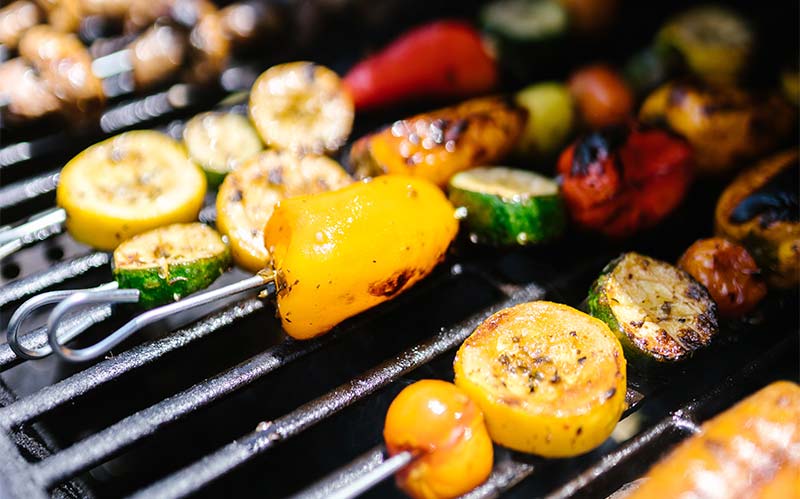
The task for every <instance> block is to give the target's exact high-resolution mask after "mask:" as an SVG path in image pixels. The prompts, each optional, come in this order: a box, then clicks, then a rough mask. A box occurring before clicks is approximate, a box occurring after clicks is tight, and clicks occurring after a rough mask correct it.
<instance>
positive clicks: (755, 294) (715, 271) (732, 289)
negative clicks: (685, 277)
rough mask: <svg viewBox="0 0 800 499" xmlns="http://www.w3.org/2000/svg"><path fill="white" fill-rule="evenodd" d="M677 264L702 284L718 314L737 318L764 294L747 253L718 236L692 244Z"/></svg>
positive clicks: (749, 309)
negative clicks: (715, 304) (714, 304)
mask: <svg viewBox="0 0 800 499" xmlns="http://www.w3.org/2000/svg"><path fill="white" fill-rule="evenodd" d="M678 266H679V267H680V268H682V269H683V270H685V271H686V272H688V273H689V274H690V275H691V276H692V277H694V278H695V279H697V281H698V282H699V283H700V284H702V285H703V286H705V287H706V289H707V290H708V292H709V293H710V294H711V297H712V298H714V301H715V302H717V309H718V310H719V314H720V315H721V316H722V317H741V316H742V315H744V314H746V313H748V312H750V311H751V310H753V308H755V307H756V305H758V303H759V302H760V301H761V300H762V299H763V298H764V296H765V295H766V294H767V286H766V285H765V284H764V281H763V279H762V278H761V275H760V270H759V268H758V265H756V262H755V260H753V257H752V256H750V253H748V252H747V250H746V249H744V247H742V246H739V245H738V244H736V243H732V242H730V241H728V240H726V239H722V238H720V237H712V238H710V239H701V240H699V241H697V242H695V243H694V244H692V245H691V246H690V247H689V249H687V250H686V252H685V253H684V254H683V256H681V259H680V260H679V261H678Z"/></svg>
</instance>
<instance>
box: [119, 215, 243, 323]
mask: <svg viewBox="0 0 800 499" xmlns="http://www.w3.org/2000/svg"><path fill="white" fill-rule="evenodd" d="M230 265H231V252H230V249H229V248H228V245H227V244H225V242H223V240H222V238H221V237H220V235H219V234H217V232H216V231H215V230H214V229H211V228H210V227H208V226H207V225H204V224H201V223H191V224H173V225H168V226H166V227H161V228H158V229H154V230H151V231H148V232H145V233H142V234H139V235H138V236H134V237H133V238H131V239H128V240H127V241H125V242H123V243H122V244H120V245H119V246H118V247H117V249H116V250H114V279H115V280H116V281H117V282H118V283H119V286H120V288H134V289H138V290H139V291H140V293H141V294H140V295H139V304H140V305H142V306H144V307H147V308H151V307H155V306H158V305H163V304H165V303H169V302H171V301H177V300H179V299H181V298H183V297H184V296H187V295H190V294H192V293H194V292H196V291H200V290H201V289H205V288H207V287H208V286H210V285H211V283H213V282H214V281H215V280H216V279H217V278H218V277H219V276H221V275H222V274H223V273H224V272H225V271H226V270H227V269H228V267H230Z"/></svg>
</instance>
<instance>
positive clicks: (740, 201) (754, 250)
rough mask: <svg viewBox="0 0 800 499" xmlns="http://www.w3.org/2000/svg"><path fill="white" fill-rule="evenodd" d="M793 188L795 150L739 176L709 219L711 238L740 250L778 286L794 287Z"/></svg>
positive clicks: (798, 250) (799, 273)
mask: <svg viewBox="0 0 800 499" xmlns="http://www.w3.org/2000/svg"><path fill="white" fill-rule="evenodd" d="M798 185H800V164H798V153H797V151H786V152H782V153H780V154H776V155H774V156H771V157H769V158H767V159H765V160H763V161H761V162H760V163H758V164H757V165H755V166H754V167H753V168H751V169H749V170H747V171H745V172H743V173H742V174H741V175H739V177H737V178H736V180H734V181H733V182H732V183H731V185H730V186H728V188H727V189H725V191H724V192H723V193H722V196H720V199H719V201H718V202H717V209H716V212H715V215H714V218H715V224H716V231H717V233H718V234H719V235H722V236H724V237H727V238H729V239H731V240H733V241H737V242H739V243H741V244H742V245H744V246H745V247H746V248H747V249H748V250H749V251H750V253H751V254H752V255H753V258H755V260H756V262H758V265H759V266H760V267H761V269H762V270H764V271H765V273H766V277H767V280H768V282H769V283H770V284H772V285H775V286H778V287H785V288H788V287H792V286H796V285H797V283H798V282H800V203H798V193H797V186H798Z"/></svg>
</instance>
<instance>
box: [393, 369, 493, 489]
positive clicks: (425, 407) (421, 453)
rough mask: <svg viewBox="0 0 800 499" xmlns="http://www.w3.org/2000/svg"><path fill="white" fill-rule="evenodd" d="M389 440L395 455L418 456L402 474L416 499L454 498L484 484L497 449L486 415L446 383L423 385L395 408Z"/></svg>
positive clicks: (401, 480)
mask: <svg viewBox="0 0 800 499" xmlns="http://www.w3.org/2000/svg"><path fill="white" fill-rule="evenodd" d="M383 438H384V440H385V441H386V449H387V450H388V452H389V454H390V455H394V454H397V453H400V452H405V451H410V452H412V453H414V454H415V455H416V456H417V457H416V458H415V459H414V461H413V462H412V463H411V464H410V465H408V466H407V467H405V468H403V470H401V471H400V472H399V473H398V474H397V483H398V485H399V486H400V488H402V489H403V490H405V491H406V492H407V493H408V494H409V495H410V496H411V497H413V498H415V499H449V498H454V497H458V496H460V495H462V494H465V493H467V492H469V491H470V490H472V489H474V488H475V487H477V486H478V485H480V484H481V483H483V482H484V481H485V480H486V478H487V477H488V476H489V473H491V471H492V458H493V453H494V450H493V448H492V441H491V440H490V439H489V433H488V432H487V431H486V425H485V423H484V421H483V413H482V412H481V410H480V408H479V407H478V406H477V405H476V404H475V402H473V401H472V400H470V398H469V397H468V396H467V394H466V393H464V392H463V391H462V390H460V389H459V388H458V387H456V386H455V385H453V384H451V383H447V382H446V381H439V380H432V379H426V380H422V381H417V382H416V383H414V384H413V385H410V386H408V387H406V388H404V389H403V391H401V392H400V393H399V394H398V395H397V397H396V398H395V399H394V401H392V405H390V406H389V412H388V413H387V414H386V423H385V425H384V428H383Z"/></svg>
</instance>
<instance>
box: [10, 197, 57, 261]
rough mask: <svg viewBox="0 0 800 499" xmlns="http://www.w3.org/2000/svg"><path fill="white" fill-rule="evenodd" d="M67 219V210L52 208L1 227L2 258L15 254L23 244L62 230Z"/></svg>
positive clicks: (45, 237) (50, 235)
mask: <svg viewBox="0 0 800 499" xmlns="http://www.w3.org/2000/svg"><path fill="white" fill-rule="evenodd" d="M66 220H67V212H66V211H64V210H63V209H62V208H51V209H49V210H45V211H43V212H41V213H37V214H36V215H33V216H32V217H30V218H29V219H28V220H26V221H25V222H23V223H21V224H19V225H16V226H10V225H7V226H5V227H2V228H0V259H2V258H5V257H6V256H8V255H11V254H13V253H14V252H15V251H17V250H19V249H20V248H22V247H23V246H26V245H28V244H31V243H33V242H37V241H41V240H44V239H47V238H49V237H52V236H54V235H55V234H58V233H60V232H62V231H63V230H64V222H66Z"/></svg>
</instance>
